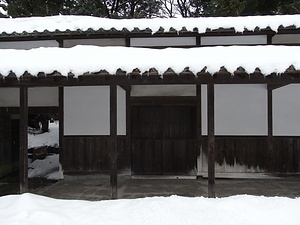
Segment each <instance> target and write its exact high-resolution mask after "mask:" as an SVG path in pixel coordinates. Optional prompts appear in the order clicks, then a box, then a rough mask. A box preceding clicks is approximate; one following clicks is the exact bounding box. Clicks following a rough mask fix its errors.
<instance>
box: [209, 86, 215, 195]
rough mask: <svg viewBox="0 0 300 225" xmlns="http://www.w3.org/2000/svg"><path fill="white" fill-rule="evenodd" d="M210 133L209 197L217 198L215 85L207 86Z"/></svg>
mask: <svg viewBox="0 0 300 225" xmlns="http://www.w3.org/2000/svg"><path fill="white" fill-rule="evenodd" d="M207 117H208V118H207V129H208V131H207V133H208V145H207V146H208V197H209V198H215V93H214V84H213V83H209V84H207Z"/></svg>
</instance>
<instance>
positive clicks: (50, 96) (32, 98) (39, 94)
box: [28, 87, 58, 106]
mask: <svg viewBox="0 0 300 225" xmlns="http://www.w3.org/2000/svg"><path fill="white" fill-rule="evenodd" d="M28 105H29V106H58V88H57V87H36V88H29V89H28Z"/></svg>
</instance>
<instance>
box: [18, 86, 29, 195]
mask: <svg viewBox="0 0 300 225" xmlns="http://www.w3.org/2000/svg"><path fill="white" fill-rule="evenodd" d="M19 170H20V172H19V176H20V194H22V193H26V192H28V87H23V86H22V87H20V152H19Z"/></svg>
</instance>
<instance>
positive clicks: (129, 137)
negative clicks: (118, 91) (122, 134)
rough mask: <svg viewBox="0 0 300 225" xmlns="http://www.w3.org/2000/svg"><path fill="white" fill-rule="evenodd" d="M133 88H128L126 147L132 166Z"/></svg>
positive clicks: (129, 163)
mask: <svg viewBox="0 0 300 225" xmlns="http://www.w3.org/2000/svg"><path fill="white" fill-rule="evenodd" d="M130 92H131V86H128V87H127V88H126V146H127V154H128V159H129V162H128V165H131V105H130Z"/></svg>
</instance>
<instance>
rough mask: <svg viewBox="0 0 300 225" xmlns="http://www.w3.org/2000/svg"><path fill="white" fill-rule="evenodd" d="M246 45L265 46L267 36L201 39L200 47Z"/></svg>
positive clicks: (205, 37) (208, 37)
mask: <svg viewBox="0 0 300 225" xmlns="http://www.w3.org/2000/svg"><path fill="white" fill-rule="evenodd" d="M247 44H267V35H245V36H244V35H243V36H204V37H201V45H247Z"/></svg>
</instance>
